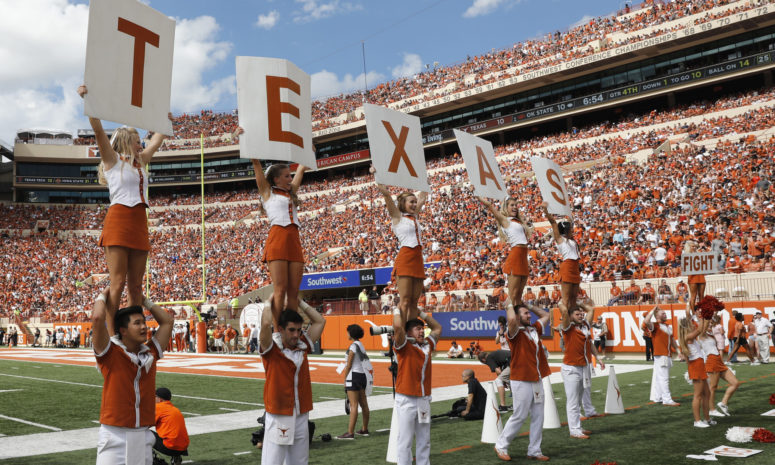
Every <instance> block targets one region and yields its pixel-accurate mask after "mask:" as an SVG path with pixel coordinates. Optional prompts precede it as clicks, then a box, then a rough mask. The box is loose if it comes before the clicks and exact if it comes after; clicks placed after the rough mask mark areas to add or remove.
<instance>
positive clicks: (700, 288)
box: [683, 240, 705, 315]
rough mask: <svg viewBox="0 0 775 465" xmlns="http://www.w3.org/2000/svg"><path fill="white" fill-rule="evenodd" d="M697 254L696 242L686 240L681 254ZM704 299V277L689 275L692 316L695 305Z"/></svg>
mask: <svg viewBox="0 0 775 465" xmlns="http://www.w3.org/2000/svg"><path fill="white" fill-rule="evenodd" d="M695 252H697V242H695V241H692V240H688V241H686V243H684V251H683V253H685V254H686V253H695ZM703 297H705V275H704V274H693V275H689V310H690V311H691V314H692V315H694V309H695V307H696V306H697V303H698V302H699V301H700V300H702V298H703Z"/></svg>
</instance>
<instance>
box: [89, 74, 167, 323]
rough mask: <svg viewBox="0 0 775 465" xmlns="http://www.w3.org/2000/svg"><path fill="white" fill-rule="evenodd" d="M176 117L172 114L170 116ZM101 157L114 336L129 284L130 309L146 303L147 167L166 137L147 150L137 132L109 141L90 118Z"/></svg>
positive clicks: (125, 131) (119, 132) (118, 133)
mask: <svg viewBox="0 0 775 465" xmlns="http://www.w3.org/2000/svg"><path fill="white" fill-rule="evenodd" d="M87 92H88V90H87V89H86V86H80V87H78V95H80V96H81V98H83V97H84V96H85V95H86V94H87ZM168 117H169V118H170V119H172V113H170V114H168ZM89 123H90V124H91V127H92V129H93V130H94V137H95V139H96V140H97V147H98V148H99V154H100V165H99V167H98V168H97V177H98V180H99V183H100V184H102V185H103V186H104V185H107V186H108V192H109V193H110V207H109V208H108V213H107V215H105V222H104V224H103V227H102V234H100V239H99V245H100V247H104V248H105V259H106V261H107V263H108V273H109V275H110V292H109V294H108V301H107V307H108V308H107V310H108V316H109V318H107V319H106V322H107V326H108V334H111V335H112V334H113V332H114V329H113V315H115V313H116V311H117V310H118V307H119V304H120V303H121V294H122V293H123V291H124V285H126V287H127V300H128V304H127V305H128V306H134V305H142V304H143V274H144V273H145V264H146V261H147V259H148V252H149V251H150V250H151V242H150V239H149V236H148V220H147V216H146V208H148V199H147V198H146V192H147V190H148V171H146V169H145V166H146V165H148V164H149V163H150V162H151V158H153V155H154V154H155V153H156V151H157V150H159V147H161V144H162V142H164V138H165V137H166V136H164V135H163V134H158V133H156V134H154V135H153V136H152V137H151V140H150V141H149V142H148V143H147V144H146V146H145V148H143V145H142V143H141V142H140V135H139V134H138V132H137V130H136V129H134V128H128V127H122V128H118V129H116V130H115V132H114V133H113V137H112V138H111V139H110V140H108V136H107V134H105V130H104V129H103V128H102V122H101V121H100V120H99V119H97V118H89Z"/></svg>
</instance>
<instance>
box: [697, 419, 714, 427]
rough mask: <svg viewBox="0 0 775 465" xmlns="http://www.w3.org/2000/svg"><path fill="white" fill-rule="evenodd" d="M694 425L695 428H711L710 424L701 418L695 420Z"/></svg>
mask: <svg viewBox="0 0 775 465" xmlns="http://www.w3.org/2000/svg"><path fill="white" fill-rule="evenodd" d="M694 427H695V428H709V427H710V425H709V424H707V423H705V422H704V421H702V420H700V421H695V422H694Z"/></svg>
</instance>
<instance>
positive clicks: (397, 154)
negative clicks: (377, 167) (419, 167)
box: [382, 121, 417, 178]
mask: <svg viewBox="0 0 775 465" xmlns="http://www.w3.org/2000/svg"><path fill="white" fill-rule="evenodd" d="M382 125H383V126H385V129H386V130H387V132H388V135H389V136H390V140H392V141H393V143H394V144H395V145H396V149H395V150H393V158H391V159H390V166H389V167H388V171H390V172H391V173H396V172H397V171H398V164H399V163H401V160H404V162H405V163H406V167H407V168H408V169H409V174H410V175H412V176H413V177H415V178H416V177H417V172H416V171H415V170H414V166H412V162H411V161H410V160H409V155H407V153H406V150H405V149H404V144H406V137H407V136H408V135H409V128H408V127H406V126H401V133H400V134H399V136H398V137H396V132H395V131H394V130H393V126H391V125H390V123H389V122H387V121H382Z"/></svg>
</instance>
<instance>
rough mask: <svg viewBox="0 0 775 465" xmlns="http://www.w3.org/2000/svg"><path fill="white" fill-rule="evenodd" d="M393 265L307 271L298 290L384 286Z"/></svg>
mask: <svg viewBox="0 0 775 465" xmlns="http://www.w3.org/2000/svg"><path fill="white" fill-rule="evenodd" d="M438 266H439V262H428V263H425V268H426V269H427V268H438ZM392 274H393V267H392V266H386V267H382V268H365V269H361V270H344V271H326V272H323V273H308V274H305V275H304V276H303V277H302V278H301V286H299V290H300V291H314V290H316V289H336V288H344V287H362V286H384V285H386V284H390V281H392V280H393V276H392Z"/></svg>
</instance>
